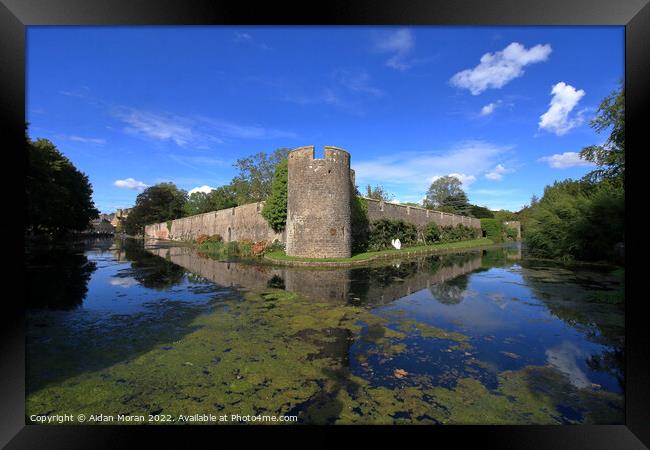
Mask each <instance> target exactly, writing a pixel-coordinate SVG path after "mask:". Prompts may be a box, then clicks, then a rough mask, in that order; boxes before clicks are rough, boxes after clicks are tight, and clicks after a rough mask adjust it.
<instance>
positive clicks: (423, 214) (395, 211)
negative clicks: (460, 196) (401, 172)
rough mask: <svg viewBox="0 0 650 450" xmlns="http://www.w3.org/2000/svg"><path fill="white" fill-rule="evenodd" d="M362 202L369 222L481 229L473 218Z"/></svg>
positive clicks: (366, 199)
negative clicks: (388, 221)
mask: <svg viewBox="0 0 650 450" xmlns="http://www.w3.org/2000/svg"><path fill="white" fill-rule="evenodd" d="M364 200H365V201H366V205H368V220H370V222H373V221H375V220H379V219H392V220H404V221H405V222H411V223H413V224H415V225H417V226H418V227H423V226H426V225H427V224H429V223H431V222H435V223H436V224H438V225H440V226H447V225H451V226H456V225H458V224H459V223H460V224H463V225H465V226H468V227H472V228H478V229H480V228H481V221H480V220H479V219H476V218H474V217H467V216H460V215H457V214H450V213H446V212H442V211H434V210H431V209H425V208H418V207H416V206H408V205H399V204H396V203H388V202H382V201H379V200H374V199H371V198H365V197H364Z"/></svg>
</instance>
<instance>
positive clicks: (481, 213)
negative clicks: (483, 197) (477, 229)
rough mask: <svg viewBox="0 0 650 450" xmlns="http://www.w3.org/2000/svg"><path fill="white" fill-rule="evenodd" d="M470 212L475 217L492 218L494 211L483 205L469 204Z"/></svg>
mask: <svg viewBox="0 0 650 450" xmlns="http://www.w3.org/2000/svg"><path fill="white" fill-rule="evenodd" d="M469 212H470V214H471V215H472V216H474V217H476V218H477V219H492V218H493V217H494V213H493V212H492V211H491V210H489V209H488V208H486V207H485V206H478V205H471V207H470V210H469Z"/></svg>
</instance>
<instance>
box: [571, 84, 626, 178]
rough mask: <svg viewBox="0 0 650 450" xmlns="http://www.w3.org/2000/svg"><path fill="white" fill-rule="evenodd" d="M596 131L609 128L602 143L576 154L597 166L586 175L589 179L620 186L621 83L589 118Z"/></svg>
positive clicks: (622, 165)
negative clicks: (594, 115) (591, 117)
mask: <svg viewBox="0 0 650 450" xmlns="http://www.w3.org/2000/svg"><path fill="white" fill-rule="evenodd" d="M591 126H592V128H594V129H595V130H596V132H598V133H601V132H603V131H606V130H610V134H609V137H608V138H607V141H606V142H605V144H603V145H590V146H589V147H585V148H583V149H582V150H581V151H580V157H581V158H583V159H585V160H587V161H591V162H593V163H595V164H597V165H598V166H599V168H598V169H596V170H593V171H591V172H590V173H588V174H587V175H586V179H587V180H589V181H592V182H598V181H601V180H609V181H611V182H613V183H615V184H617V185H619V186H623V181H624V177H625V89H624V87H623V83H622V82H621V86H620V88H619V89H618V90H616V91H614V92H612V93H611V94H610V95H608V96H607V97H606V98H605V99H604V100H603V101H602V102H601V104H600V106H599V107H598V111H597V114H596V117H594V118H593V119H592V120H591Z"/></svg>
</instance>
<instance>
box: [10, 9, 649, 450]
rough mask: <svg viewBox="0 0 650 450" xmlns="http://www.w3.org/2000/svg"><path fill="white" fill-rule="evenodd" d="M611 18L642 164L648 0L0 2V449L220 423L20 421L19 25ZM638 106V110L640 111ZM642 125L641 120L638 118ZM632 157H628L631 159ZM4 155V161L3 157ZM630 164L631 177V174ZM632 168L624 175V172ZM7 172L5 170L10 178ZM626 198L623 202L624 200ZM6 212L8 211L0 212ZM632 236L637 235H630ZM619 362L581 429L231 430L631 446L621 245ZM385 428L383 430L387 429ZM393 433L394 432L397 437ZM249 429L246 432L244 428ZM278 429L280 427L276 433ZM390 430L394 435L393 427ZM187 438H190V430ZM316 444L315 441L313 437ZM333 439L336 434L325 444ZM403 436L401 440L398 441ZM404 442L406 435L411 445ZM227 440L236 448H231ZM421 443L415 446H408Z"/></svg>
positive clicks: (642, 362)
mask: <svg viewBox="0 0 650 450" xmlns="http://www.w3.org/2000/svg"><path fill="white" fill-rule="evenodd" d="M222 24H226V25H258V24H268V25H273V24H275V25H325V24H340V25H347V24H350V25H352V24H367V25H471V26H481V25H490V26H496V25H507V26H518V25H619V26H624V27H625V71H626V72H625V90H626V106H625V107H626V135H627V147H628V149H631V150H632V151H631V152H630V151H628V152H627V154H628V159H630V157H629V155H632V157H631V158H632V161H634V160H640V158H641V156H640V154H642V153H643V150H644V148H643V147H642V142H644V140H643V137H644V131H645V130H644V129H643V128H644V127H643V125H644V123H647V122H644V121H643V118H645V117H647V115H648V114H647V113H648V109H649V105H650V5H649V4H648V1H647V0H617V1H610V0H577V1H571V0H545V1H535V0H494V1H481V0H455V1H452V0H447V1H442V2H434V1H430V0H401V1H391V2H387V1H386V2H381V3H378V2H377V1H372V0H363V1H351V0H348V1H345V0H328V1H327V2H320V3H310V2H302V3H300V4H290V3H287V4H278V3H276V2H260V3H259V4H253V3H249V2H245V1H235V0H227V1H225V0H221V1H203V0H200V1H193V2H189V1H188V0H185V1H182V0H113V1H109V0H0V114H1V117H0V123H2V129H3V131H2V134H1V135H0V136H1V138H2V141H3V143H4V145H3V147H2V148H3V149H5V152H3V156H5V159H4V162H5V164H7V165H6V166H5V167H4V168H5V171H4V172H5V177H3V181H5V183H8V184H7V185H6V187H5V188H6V190H5V192H8V193H9V196H10V197H11V200H13V201H14V202H15V206H14V207H11V206H8V207H6V208H5V214H6V215H5V220H4V221H3V224H2V228H3V230H2V231H3V235H4V236H13V237H12V238H11V239H8V240H7V242H6V244H7V245H9V246H10V249H11V251H12V252H14V253H13V255H12V256H11V257H12V258H13V260H12V261H14V262H15V263H14V264H13V271H14V272H12V273H9V274H8V280H11V283H10V284H12V285H15V286H16V288H17V289H16V293H15V295H13V296H10V297H5V302H4V304H3V309H2V316H3V317H4V319H5V321H6V324H5V325H4V326H3V327H2V329H1V330H2V331H1V333H2V336H1V339H0V373H1V376H2V383H0V389H1V390H2V391H1V396H0V408H1V409H2V420H1V421H0V445H6V448H10V449H22V448H29V449H37V448H48V449H55V448H62V449H63V448H65V449H72V448H104V447H106V448H131V447H133V440H134V439H136V438H143V437H144V438H145V439H147V441H148V442H147V443H148V444H149V445H152V446H153V442H154V440H160V441H162V442H165V443H166V445H165V446H166V447H167V446H171V445H172V444H173V443H174V441H177V442H182V443H184V445H188V443H190V442H192V440H193V439H195V438H196V437H197V436H198V437H203V438H206V439H210V441H211V442H213V443H214V444H217V443H221V444H223V443H224V441H223V433H224V432H225V431H232V430H233V429H232V428H228V427H226V428H224V427H173V426H172V427H128V426H105V427H98V426H50V427H48V426H42V425H25V380H24V375H25V343H24V337H25V334H24V324H25V321H24V307H23V305H22V304H21V302H20V300H21V297H20V296H21V291H22V286H23V283H21V281H24V275H23V266H22V255H23V251H24V242H23V240H22V236H23V234H24V233H23V224H22V221H21V218H22V215H21V211H23V205H24V197H23V193H24V168H25V167H26V159H25V152H24V139H25V126H24V123H25V48H26V42H25V36H26V34H25V29H26V27H27V26H32V25H222ZM644 113H645V114H644ZM646 126H647V125H646ZM635 154H636V155H639V156H634V155H635ZM7 156H8V157H9V158H7ZM626 166H627V173H628V176H627V179H626V184H627V186H626V191H627V198H626V199H627V203H628V205H630V204H634V203H632V201H631V198H634V195H633V194H634V191H632V190H631V186H630V180H631V179H632V180H633V179H634V177H635V175H634V174H635V173H636V172H640V170H641V169H640V168H635V166H634V164H630V162H629V161H627V163H626ZM630 169H631V170H632V172H630ZM630 173H632V176H631V177H630ZM9 175H11V176H9ZM631 194H632V197H630V195H631ZM8 211H12V212H11V214H9V212H8ZM633 222H634V221H633V220H631V217H630V213H629V212H626V224H628V225H626V234H627V240H628V241H630V239H631V238H630V236H631V235H630V232H631V230H632V228H631V226H630V224H632V223H633ZM633 236H637V237H641V234H640V233H633ZM626 247H627V249H626V262H627V264H626V281H625V283H626V297H625V298H626V307H625V308H626V309H625V326H626V347H625V349H626V367H625V379H626V389H625V414H626V418H625V425H584V426H583V425H580V426H499V427H493V426H448V427H399V428H397V429H396V428H393V427H390V428H389V427H371V429H368V427H335V428H334V429H332V428H328V429H327V431H325V432H324V433H323V428H316V427H264V428H263V430H260V428H259V427H256V428H255V433H252V434H251V433H248V431H249V430H250V428H249V427H236V428H235V430H236V431H244V433H238V434H239V436H241V437H246V436H252V435H257V434H258V433H260V432H261V431H265V432H266V433H270V434H274V435H276V436H277V437H279V438H281V439H287V435H286V434H285V433H287V432H292V433H299V434H302V433H303V432H304V431H314V430H315V431H318V432H320V433H319V434H321V435H322V436H323V438H333V439H337V440H338V435H339V432H341V431H353V432H358V431H362V432H363V435H364V436H371V435H372V436H376V435H379V436H380V437H381V438H382V439H383V438H384V437H397V438H400V437H401V436H402V433H403V432H408V433H413V432H415V433H417V434H420V436H419V437H418V438H419V439H426V441H420V440H419V441H418V442H427V441H428V442H430V443H431V445H438V444H439V442H440V441H439V439H440V438H441V437H442V438H444V439H453V442H454V445H457V444H459V443H460V444H462V443H463V442H465V441H467V440H468V439H472V440H474V441H475V442H477V443H479V444H478V445H480V446H481V447H482V448H500V449H507V448H513V449H514V448H517V449H520V448H540V449H551V448H552V449H558V448H561V449H567V448H585V449H637V448H639V449H641V448H647V446H649V445H650V401H649V400H650V364H649V361H650V333H647V332H646V322H647V319H646V317H645V316H644V315H643V313H642V307H643V306H642V305H643V302H644V298H643V297H642V296H637V297H636V298H633V295H632V294H633V288H634V280H635V274H636V272H637V271H638V270H640V269H639V267H638V266H636V267H635V265H632V264H631V263H630V261H634V260H635V259H634V258H635V255H640V253H641V251H642V247H636V248H635V247H633V246H630V245H627V246H626ZM387 431H389V432H390V434H387V433H386V432H387ZM396 432H397V433H396ZM246 433H247V434H246ZM279 433H282V434H279ZM395 433H396V434H395ZM188 436H191V439H190V438H189V437H188ZM320 442H325V441H319V443H320ZM334 442H336V441H334ZM402 442H404V441H402ZM412 442H414V441H410V440H409V441H405V445H412V444H410V443H412ZM233 445H234V444H233ZM418 445H421V444H418Z"/></svg>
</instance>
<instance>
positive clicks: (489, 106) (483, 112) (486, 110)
mask: <svg viewBox="0 0 650 450" xmlns="http://www.w3.org/2000/svg"><path fill="white" fill-rule="evenodd" d="M495 106H496V105H495V104H494V103H488V104H487V105H485V106H484V107H483V108H481V115H482V116H489V115H490V114H492V113H493V112H494V107H495Z"/></svg>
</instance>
